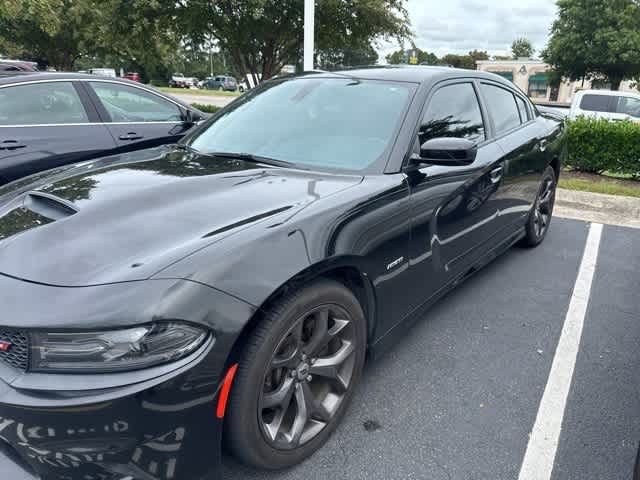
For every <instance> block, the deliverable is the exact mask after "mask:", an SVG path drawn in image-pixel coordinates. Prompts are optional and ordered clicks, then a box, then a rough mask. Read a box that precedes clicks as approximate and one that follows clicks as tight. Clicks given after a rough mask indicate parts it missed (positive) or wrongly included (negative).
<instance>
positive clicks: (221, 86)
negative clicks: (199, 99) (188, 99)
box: [203, 75, 238, 92]
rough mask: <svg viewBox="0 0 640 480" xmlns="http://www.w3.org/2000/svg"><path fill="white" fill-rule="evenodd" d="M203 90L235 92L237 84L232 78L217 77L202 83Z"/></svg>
mask: <svg viewBox="0 0 640 480" xmlns="http://www.w3.org/2000/svg"><path fill="white" fill-rule="evenodd" d="M203 88H206V89H207V90H221V91H222V90H226V91H228V92H235V91H236V90H237V89H238V82H237V81H236V79H235V78H233V77H228V76H226V75H218V76H217V77H213V78H210V79H208V80H207V81H205V82H204V84H203Z"/></svg>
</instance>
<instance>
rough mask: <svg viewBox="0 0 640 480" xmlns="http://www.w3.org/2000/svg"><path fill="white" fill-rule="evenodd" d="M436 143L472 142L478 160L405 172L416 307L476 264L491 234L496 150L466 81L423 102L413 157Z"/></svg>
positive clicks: (497, 181) (498, 162) (498, 177)
mask: <svg viewBox="0 0 640 480" xmlns="http://www.w3.org/2000/svg"><path fill="white" fill-rule="evenodd" d="M437 137H461V138H466V139H469V140H472V141H474V142H476V143H477V145H478V154H477V156H476V160H475V161H474V162H473V164H471V165H469V166H446V167H445V166H425V167H423V168H420V169H415V170H409V171H408V172H407V176H408V181H409V184H410V186H411V206H412V216H413V228H412V235H411V253H410V265H411V266H410V277H411V281H410V284H411V285H412V287H411V288H412V289H414V290H415V295H413V297H414V298H416V305H415V306H416V307H417V306H419V305H420V304H421V303H422V302H424V301H425V300H427V299H428V298H430V297H431V296H432V295H433V294H435V293H437V292H438V290H440V289H441V288H442V287H443V286H444V285H445V284H446V283H448V282H449V281H451V280H453V279H454V278H456V277H457V276H460V275H461V274H463V273H464V272H465V271H466V269H468V268H469V266H470V265H472V264H473V263H474V262H475V261H477V259H478V258H480V255H481V254H482V252H484V251H485V249H484V248H481V247H483V246H485V245H486V244H487V243H488V242H490V241H491V240H492V238H493V237H494V235H495V233H496V230H497V228H496V218H497V212H498V210H499V202H498V201H497V200H496V199H497V197H498V195H499V190H500V186H501V182H502V174H503V167H502V150H501V149H500V147H499V146H498V145H497V144H496V143H495V142H493V141H491V139H490V138H489V130H488V129H487V128H486V119H485V118H484V116H483V113H482V110H481V108H480V104H479V101H478V94H477V90H476V86H475V85H474V83H473V82H472V81H457V82H455V83H448V84H445V85H444V86H440V87H438V89H437V90H436V91H435V92H434V93H433V95H432V96H431V98H430V100H428V102H427V108H426V110H425V112H424V114H423V118H422V123H421V126H420V129H419V135H418V138H417V139H416V147H415V148H416V152H417V151H418V150H419V145H420V144H422V143H424V142H426V141H427V140H429V139H431V138H437Z"/></svg>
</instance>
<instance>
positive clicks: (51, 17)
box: [0, 0, 99, 70]
mask: <svg viewBox="0 0 640 480" xmlns="http://www.w3.org/2000/svg"><path fill="white" fill-rule="evenodd" d="M98 3H99V0H83V1H80V2H76V1H73V0H20V1H15V0H0V45H2V46H3V50H7V52H10V53H11V54H13V55H15V56H20V57H25V58H28V59H32V60H36V61H38V62H39V63H45V64H48V65H52V66H54V67H55V68H56V69H58V70H71V69H72V68H73V65H74V62H75V61H76V60H77V59H78V58H79V57H81V56H82V55H85V54H86V53H87V51H88V45H89V43H91V42H92V41H93V39H92V36H93V33H92V31H91V30H92V27H93V26H94V23H93V21H92V17H93V14H92V12H93V10H94V9H95V8H97V7H98Z"/></svg>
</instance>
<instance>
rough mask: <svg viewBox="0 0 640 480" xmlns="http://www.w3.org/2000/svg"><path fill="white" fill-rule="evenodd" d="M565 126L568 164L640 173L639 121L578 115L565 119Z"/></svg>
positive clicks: (594, 170) (593, 169) (598, 170)
mask: <svg viewBox="0 0 640 480" xmlns="http://www.w3.org/2000/svg"><path fill="white" fill-rule="evenodd" d="M567 128H568V139H569V146H568V148H569V158H568V159H567V162H566V163H567V165H568V166H570V167H573V168H574V169H575V170H579V171H582V172H592V173H602V172H604V171H609V172H614V173H622V174H627V175H632V176H634V177H638V176H640V123H633V122H630V121H624V122H611V121H608V120H605V119H590V118H584V117H580V118H578V119H576V120H569V121H567Z"/></svg>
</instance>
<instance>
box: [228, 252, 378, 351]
mask: <svg viewBox="0 0 640 480" xmlns="http://www.w3.org/2000/svg"><path fill="white" fill-rule="evenodd" d="M320 278H328V279H332V280H335V281H337V282H339V283H341V284H343V285H344V286H345V287H346V288H347V289H349V290H350V291H351V292H352V293H353V294H354V295H355V297H356V299H357V300H358V302H359V303H360V306H361V307H362V311H363V312H364V317H365V320H366V322H367V341H368V342H371V339H372V337H373V332H374V331H375V325H376V294H375V290H374V287H373V284H372V282H371V280H370V278H369V275H368V274H367V272H366V271H365V270H364V269H363V268H362V265H361V261H360V259H359V258H358V257H347V256H344V257H339V258H331V259H326V260H324V261H321V262H318V263H316V264H313V265H311V266H309V267H307V268H305V269H304V270H302V271H300V272H298V273H297V274H295V275H294V276H292V277H291V278H289V279H288V280H287V281H285V282H284V283H282V284H281V285H280V286H279V287H278V288H276V289H275V290H274V291H273V292H272V293H271V295H269V297H267V299H266V300H264V301H263V302H262V304H261V305H260V306H259V307H258V309H257V310H256V312H255V313H254V314H253V316H252V317H251V318H250V319H249V320H248V321H247V322H246V323H245V325H244V327H243V328H242V330H241V332H240V334H239V335H238V337H237V338H236V341H235V342H234V345H233V347H232V350H231V355H230V357H229V358H230V359H236V358H239V357H240V355H241V353H242V348H243V345H244V342H245V339H246V338H247V337H248V336H249V335H251V332H252V331H253V330H254V329H255V327H256V326H257V325H258V324H259V323H260V321H261V319H262V315H263V314H264V312H265V311H267V310H268V309H269V307H270V306H271V305H273V304H274V303H275V302H277V301H278V300H279V299H280V298H281V297H282V296H283V295H285V294H286V293H287V292H290V291H291V290H292V289H296V288H300V287H302V286H303V285H307V284H309V283H311V282H313V281H315V280H318V279H320Z"/></svg>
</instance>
